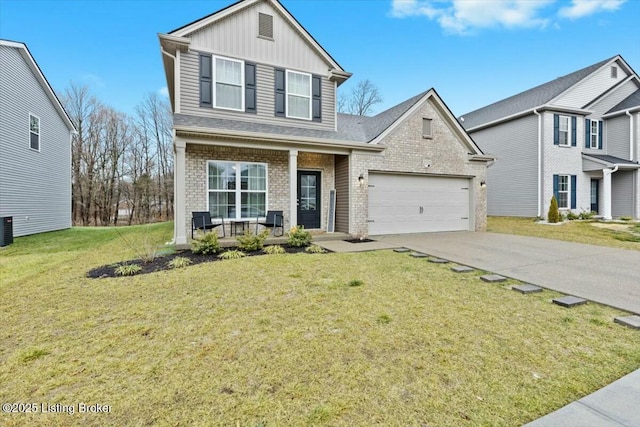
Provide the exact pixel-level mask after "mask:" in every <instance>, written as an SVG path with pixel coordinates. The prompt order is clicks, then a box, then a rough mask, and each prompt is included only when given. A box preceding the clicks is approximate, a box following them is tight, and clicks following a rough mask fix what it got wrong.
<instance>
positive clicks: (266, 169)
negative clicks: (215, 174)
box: [205, 160, 269, 221]
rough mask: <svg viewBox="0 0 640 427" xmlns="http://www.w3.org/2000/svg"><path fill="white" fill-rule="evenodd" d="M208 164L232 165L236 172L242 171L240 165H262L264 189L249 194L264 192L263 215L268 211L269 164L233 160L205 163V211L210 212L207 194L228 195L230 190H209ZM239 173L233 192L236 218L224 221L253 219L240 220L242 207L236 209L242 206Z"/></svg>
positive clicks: (246, 219)
mask: <svg viewBox="0 0 640 427" xmlns="http://www.w3.org/2000/svg"><path fill="white" fill-rule="evenodd" d="M210 163H229V164H232V165H235V167H236V171H240V170H242V169H241V167H240V165H262V166H264V173H265V183H264V185H265V187H264V188H265V189H264V191H263V190H251V192H254V193H257V192H264V194H265V196H264V209H265V213H266V212H268V211H269V164H268V163H263V162H243V161H233V160H207V161H206V163H205V179H206V180H207V194H206V198H207V210H208V211H209V212H211V205H210V204H209V194H210V193H211V192H216V193H230V192H231V190H215V189H211V187H210V186H209V182H210V181H209V164H210ZM240 175H241V174H240V173H236V189H235V190H233V191H234V192H235V193H236V217H235V218H225V219H231V220H245V221H248V220H251V219H254V218H253V217H251V218H242V207H241V206H240V209H238V204H240V205H241V204H242V193H243V190H242V188H241V187H242V185H241V179H242V177H241V176H240ZM248 191H249V190H244V192H248ZM260 218H265V217H260Z"/></svg>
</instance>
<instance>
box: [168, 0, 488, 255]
mask: <svg viewBox="0 0 640 427" xmlns="http://www.w3.org/2000/svg"><path fill="white" fill-rule="evenodd" d="M159 38H160V45H161V51H162V58H163V62H164V68H165V73H166V76H167V84H168V88H169V94H170V98H171V104H172V107H173V112H174V134H175V137H174V150H175V153H174V154H175V180H176V182H175V203H176V218H175V219H176V221H175V224H176V225H175V242H176V243H177V244H184V243H186V242H187V236H190V235H191V234H190V229H191V212H193V211H209V212H211V214H212V215H213V216H222V217H223V218H225V223H229V224H231V223H233V222H234V221H254V222H255V220H256V218H262V217H264V216H265V215H266V212H267V211H270V210H279V211H283V213H284V217H285V225H286V227H289V226H293V225H302V226H304V227H305V228H307V229H317V230H326V231H338V232H344V233H349V234H352V235H360V236H362V235H373V234H390V233H410V232H429V231H445V230H481V229H484V227H485V225H486V195H485V188H484V182H485V176H486V168H487V163H488V162H489V161H491V160H492V158H491V157H490V156H486V155H484V154H483V153H482V151H481V150H480V149H479V148H478V147H477V146H476V144H475V143H474V142H473V140H472V139H471V138H470V137H469V135H468V134H467V133H466V132H465V130H464V129H463V128H462V126H461V125H460V124H459V123H458V121H457V120H456V119H455V117H453V115H452V114H451V112H450V110H449V109H448V108H447V106H446V105H445V104H444V102H443V101H442V99H441V98H440V97H439V96H438V94H437V93H436V91H435V90H433V89H430V90H428V91H425V92H423V93H421V94H419V95H417V96H415V97H413V98H411V99H408V100H407V101H405V102H403V103H401V104H399V105H397V106H395V107H393V108H390V109H389V110H387V111H384V112H382V113H380V114H378V115H376V116H374V117H360V116H352V115H346V114H339V113H337V112H336V92H337V89H338V86H340V85H341V84H342V83H344V82H345V81H346V80H347V79H348V78H349V77H350V76H351V74H350V73H348V72H347V71H345V70H344V69H343V68H342V67H341V66H340V65H339V64H338V63H337V62H336V61H335V59H334V58H332V57H331V55H329V53H327V52H326V51H325V50H324V49H323V48H322V46H320V45H319V44H318V42H317V41H316V40H315V39H314V38H313V37H312V36H311V35H310V34H309V33H308V32H307V31H306V30H305V29H304V28H303V27H302V26H301V25H300V23H299V22H298V21H297V20H296V19H295V18H294V17H293V16H292V15H291V14H290V13H289V12H288V11H287V10H286V9H285V8H284V7H283V6H282V5H281V4H280V3H279V2H278V1H277V0H244V1H240V2H238V3H235V4H232V5H231V6H229V7H227V8H225V9H223V10H221V11H218V12H216V13H214V14H212V15H209V16H207V17H205V18H202V19H200V20H198V21H195V22H193V23H191V24H188V25H186V26H183V27H181V28H178V29H177V30H174V31H171V32H169V33H167V34H160V35H159ZM354 48H355V47H354ZM333 195H335V199H333V198H332V197H333ZM333 200H335V204H334V203H333V202H332V201H333ZM334 207H335V208H334Z"/></svg>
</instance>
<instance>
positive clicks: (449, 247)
mask: <svg viewBox="0 0 640 427" xmlns="http://www.w3.org/2000/svg"><path fill="white" fill-rule="evenodd" d="M373 238H374V239H376V240H378V241H380V242H384V243H388V244H390V245H394V246H404V247H407V248H410V249H413V250H416V251H420V252H424V253H427V254H429V255H435V256H438V257H441V258H445V259H448V260H451V261H454V262H457V263H460V264H464V265H468V266H470V267H475V268H479V269H482V270H487V271H490V272H493V273H497V274H501V275H503V276H508V277H512V278H514V279H518V280H522V281H524V282H527V283H531V284H535V285H538V286H542V287H544V288H547V289H553V290H556V291H559V292H563V293H565V294H569V295H575V296H579V297H582V298H586V299H588V300H590V301H595V302H599V303H602V304H606V305H610V306H612V307H616V308H620V309H622V310H626V311H629V312H632V313H634V314H640V251H632V250H625V249H616V248H609V247H604V246H593V245H585V244H581V243H570V242H562V241H559V240H548V239H540V238H536V237H525V236H513V235H508V234H496V233H486V232H475V233H474V232H451V233H424V234H403V235H393V236H375V237H373Z"/></svg>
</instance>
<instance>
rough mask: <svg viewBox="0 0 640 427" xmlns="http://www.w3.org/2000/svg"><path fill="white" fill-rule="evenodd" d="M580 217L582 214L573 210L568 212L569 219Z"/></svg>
mask: <svg viewBox="0 0 640 427" xmlns="http://www.w3.org/2000/svg"><path fill="white" fill-rule="evenodd" d="M579 218H580V215H578V214H575V213H573V212H571V211H569V212H567V219H568V220H569V221H574V220H576V219H579Z"/></svg>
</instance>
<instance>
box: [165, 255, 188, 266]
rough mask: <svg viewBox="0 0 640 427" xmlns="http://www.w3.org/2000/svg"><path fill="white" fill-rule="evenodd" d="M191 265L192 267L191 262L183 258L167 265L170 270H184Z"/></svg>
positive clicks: (176, 258)
mask: <svg viewBox="0 0 640 427" xmlns="http://www.w3.org/2000/svg"><path fill="white" fill-rule="evenodd" d="M189 265H191V260H190V259H189V258H185V257H183V256H178V257H175V258H174V259H172V260H171V261H169V263H168V264H167V266H168V267H169V268H184V267H187V266H189Z"/></svg>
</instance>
